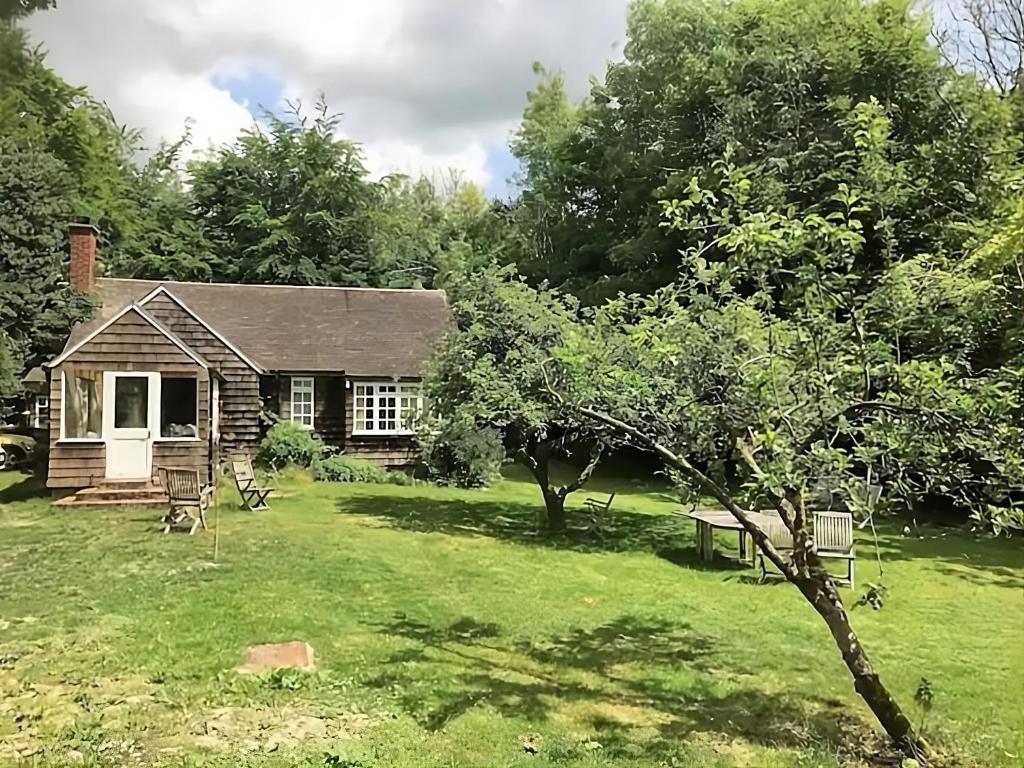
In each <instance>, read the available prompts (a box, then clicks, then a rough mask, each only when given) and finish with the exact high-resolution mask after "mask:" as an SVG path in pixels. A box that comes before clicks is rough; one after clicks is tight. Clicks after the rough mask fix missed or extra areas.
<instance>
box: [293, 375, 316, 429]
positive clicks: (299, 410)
mask: <svg viewBox="0 0 1024 768" xmlns="http://www.w3.org/2000/svg"><path fill="white" fill-rule="evenodd" d="M292 421H294V422H295V423H296V424H301V425H302V426H304V427H308V428H309V429H312V428H313V377H312V376H295V377H292Z"/></svg>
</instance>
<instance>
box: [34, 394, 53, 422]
mask: <svg viewBox="0 0 1024 768" xmlns="http://www.w3.org/2000/svg"><path fill="white" fill-rule="evenodd" d="M49 426H50V396H49V395H36V396H35V397H34V398H33V400H32V429H47V428H48V427H49Z"/></svg>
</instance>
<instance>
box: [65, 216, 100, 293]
mask: <svg viewBox="0 0 1024 768" xmlns="http://www.w3.org/2000/svg"><path fill="white" fill-rule="evenodd" d="M98 234H99V230H98V229H96V227H94V226H93V225H92V224H90V223H89V222H88V220H86V221H73V222H71V224H69V225H68V240H69V242H70V245H71V264H70V266H69V267H68V281H69V282H70V283H71V287H72V288H74V289H75V290H76V291H78V292H79V293H89V292H90V291H92V289H93V288H95V287H96V236H97V235H98Z"/></svg>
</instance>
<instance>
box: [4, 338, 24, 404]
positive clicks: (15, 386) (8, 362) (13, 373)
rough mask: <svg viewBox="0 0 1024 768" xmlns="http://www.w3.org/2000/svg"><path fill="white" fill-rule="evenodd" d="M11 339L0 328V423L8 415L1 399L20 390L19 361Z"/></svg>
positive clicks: (11, 395)
mask: <svg viewBox="0 0 1024 768" xmlns="http://www.w3.org/2000/svg"><path fill="white" fill-rule="evenodd" d="M11 347H12V344H11V340H10V339H9V338H8V336H7V334H6V333H4V331H3V330H2V329H0V424H3V423H4V421H5V418H6V417H7V416H8V414H7V413H5V411H6V410H7V409H5V408H4V407H3V405H2V403H3V401H4V400H6V399H8V398H12V397H14V396H15V395H17V394H18V392H19V391H20V390H21V381H20V380H19V379H20V377H19V376H18V373H19V372H20V371H21V368H22V366H21V361H20V360H18V359H17V358H16V357H15V356H14V352H13V350H12V349H11Z"/></svg>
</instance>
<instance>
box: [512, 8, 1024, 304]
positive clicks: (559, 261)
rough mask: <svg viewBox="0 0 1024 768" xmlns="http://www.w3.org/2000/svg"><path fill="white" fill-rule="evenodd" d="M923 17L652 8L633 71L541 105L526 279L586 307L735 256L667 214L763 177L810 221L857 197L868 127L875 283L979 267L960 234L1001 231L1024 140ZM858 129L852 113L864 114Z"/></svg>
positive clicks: (868, 262)
mask: <svg viewBox="0 0 1024 768" xmlns="http://www.w3.org/2000/svg"><path fill="white" fill-rule="evenodd" d="M910 5H911V3H910V2H909V0H881V1H880V2H875V3H864V2H861V1H860V0H819V1H818V2H812V3H809V2H805V0H738V1H737V2H733V3H720V2H713V1H712V0H696V1H695V0H664V1H661V0H640V1H639V2H636V3H634V4H633V5H632V7H631V11H630V16H629V25H628V42H627V45H626V47H625V55H624V58H623V60H621V61H618V62H615V63H612V64H610V65H609V67H608V69H607V72H606V73H605V77H604V80H603V81H602V82H595V83H594V84H593V85H592V87H591V91H590V95H589V97H588V98H587V99H586V100H585V101H583V102H582V103H581V104H579V105H577V106H576V107H571V106H569V105H568V102H567V100H566V97H565V93H564V89H563V87H562V83H561V79H560V78H558V77H554V78H550V77H548V78H546V79H543V80H542V81H541V84H540V85H539V86H538V88H537V90H535V91H534V93H532V94H531V97H530V101H529V104H528V107H527V111H526V113H525V115H524V120H523V125H522V128H521V129H520V131H519V132H518V134H517V136H516V138H515V140H514V142H513V151H514V152H515V154H516V155H517V157H519V159H520V161H521V162H522V165H523V169H524V183H525V189H524V192H523V197H522V202H521V206H520V210H519V211H518V212H517V214H518V215H517V221H518V222H519V223H520V225H521V226H522V227H524V228H525V234H524V237H523V246H522V254H520V255H519V256H517V258H518V260H519V262H520V263H521V264H522V266H523V268H524V270H526V271H527V272H528V274H529V275H530V276H531V277H532V278H534V279H535V280H540V279H548V280H550V281H551V282H552V283H553V284H555V285H561V286H564V287H565V288H566V289H568V290H570V291H572V292H574V293H575V294H577V295H579V296H580V297H581V298H583V299H584V300H585V301H586V302H587V303H599V302H600V300H601V299H602V298H603V297H607V296H614V295H615V294H616V293H618V292H619V291H626V292H631V291H638V292H650V291H651V290H653V289H654V288H656V287H657V286H659V285H664V284H666V283H669V282H671V281H672V280H674V279H675V275H676V272H677V269H678V267H679V262H680V260H679V256H678V254H679V251H680V250H687V249H690V248H693V247H702V246H705V245H706V246H708V247H707V250H706V251H705V253H704V257H705V258H706V259H707V260H708V261H709V262H713V261H720V260H724V259H726V258H728V256H729V253H728V250H727V249H725V248H723V247H721V245H720V244H718V243H715V242H713V238H712V237H709V236H708V234H709V233H707V232H704V231H701V230H697V229H692V228H666V227H664V226H662V220H661V211H660V209H659V206H658V201H659V200H662V199H671V198H677V197H682V196H683V195H684V194H686V186H687V185H688V184H689V183H690V180H691V178H693V177H694V176H696V177H698V178H700V179H701V184H702V187H703V188H704V189H707V190H709V191H710V192H711V193H715V192H716V191H717V189H718V185H720V184H724V183H726V181H727V180H726V179H722V178H721V177H719V176H718V175H717V174H716V171H715V168H716V163H719V162H721V161H728V160H732V161H734V162H735V163H736V164H738V165H740V166H743V167H745V168H748V171H747V176H748V178H749V179H750V182H751V193H752V194H753V195H755V196H756V197H757V198H758V199H759V200H760V201H761V203H762V204H763V205H764V206H765V207H768V206H771V207H773V208H776V209H780V210H782V209H785V208H787V207H789V206H794V207H796V208H797V209H798V210H808V209H810V208H812V207H813V206H815V205H817V204H818V203H819V202H820V201H821V200H823V199H826V198H828V197H829V196H830V195H832V194H833V193H834V192H835V191H836V190H837V189H839V188H840V186H841V185H843V184H846V185H847V186H854V185H855V184H856V183H857V182H856V177H857V174H858V173H859V169H858V168H857V167H855V166H854V165H853V164H852V163H850V162H849V158H850V152H851V150H852V149H853V148H854V147H853V141H854V138H855V131H854V129H853V128H854V124H855V123H856V121H858V120H873V119H874V118H875V117H876V113H877V114H880V115H882V116H884V117H885V118H886V121H887V123H886V130H888V131H889V134H890V141H889V143H888V150H887V151H888V152H889V160H890V161H891V165H892V169H893V176H892V178H891V179H890V182H889V184H890V187H889V199H888V203H887V205H886V206H885V207H883V208H879V209H878V212H877V219H875V220H864V222H863V223H864V226H865V232H864V235H865V245H864V248H863V249H862V251H861V253H860V254H859V256H858V258H859V260H860V262H861V268H862V271H863V272H864V273H865V275H871V274H877V273H879V272H881V271H882V270H884V268H885V266H886V264H887V263H888V261H889V260H891V259H893V258H896V259H902V258H909V257H911V256H913V255H916V254H922V253H928V252H931V253H951V254H956V253H959V252H961V251H962V250H963V247H964V243H965V238H966V234H965V232H964V231H963V230H962V229H960V228H958V226H957V225H960V224H963V223H965V222H968V221H971V220H977V219H980V218H985V217H987V216H988V215H989V214H990V213H991V212H992V210H993V207H994V203H995V202H996V201H998V199H999V198H1000V196H1001V194H1002V187H1001V186H1000V184H999V183H998V171H1000V170H1001V169H1002V168H1003V167H1005V165H1006V164H1007V163H1009V162H1010V161H1011V160H1012V159H1013V149H1014V147H1016V146H1017V139H1016V138H1015V137H1014V136H1013V133H1012V130H1011V122H1010V120H1011V117H1010V114H1009V110H1008V109H1007V106H1006V105H1005V104H1004V103H1001V102H1000V100H999V99H998V97H997V96H996V95H995V94H994V93H992V92H990V91H989V90H988V89H986V88H984V87H982V85H981V84H980V83H979V82H978V81H977V79H976V78H974V77H973V76H963V75H960V74H958V73H957V72H956V70H955V69H953V68H952V67H950V66H948V65H946V64H945V63H944V62H943V61H942V59H941V57H940V55H939V53H938V52H937V51H936V50H935V49H934V48H933V47H932V46H931V45H930V44H929V40H928V35H929V27H928V21H927V19H923V18H919V17H917V16H915V15H914V14H913V13H911V9H910ZM858 104H860V105H865V106H862V107H861V113H862V114H860V115H853V114H851V113H852V111H853V109H854V105H858Z"/></svg>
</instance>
